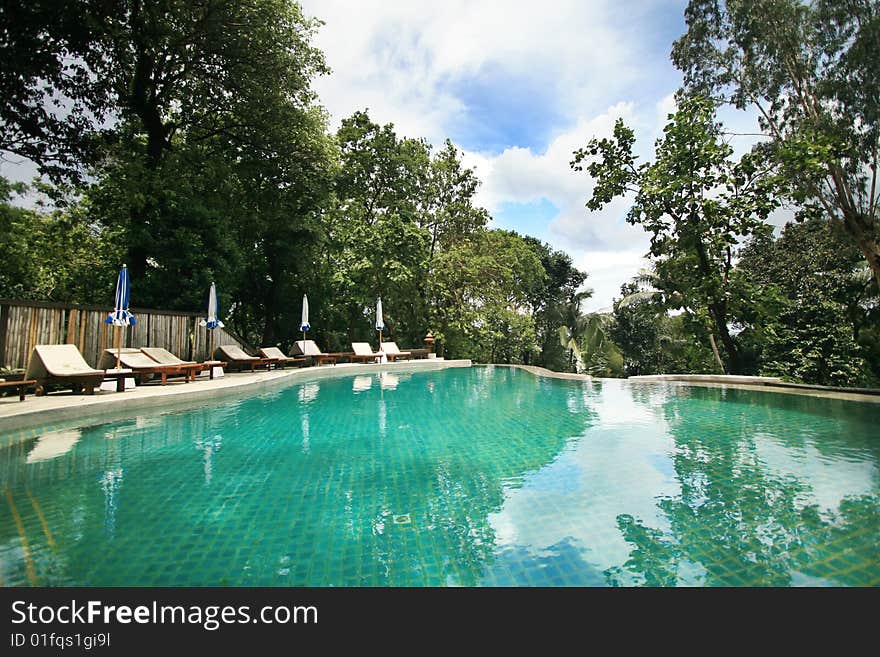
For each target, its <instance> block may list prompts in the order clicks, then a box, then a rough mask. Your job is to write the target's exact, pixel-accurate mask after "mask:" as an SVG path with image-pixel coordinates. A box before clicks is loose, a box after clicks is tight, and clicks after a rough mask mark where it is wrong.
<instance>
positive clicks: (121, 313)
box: [104, 265, 137, 327]
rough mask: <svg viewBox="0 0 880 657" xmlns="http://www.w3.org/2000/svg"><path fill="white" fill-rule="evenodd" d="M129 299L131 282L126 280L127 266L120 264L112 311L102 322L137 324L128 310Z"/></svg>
mask: <svg viewBox="0 0 880 657" xmlns="http://www.w3.org/2000/svg"><path fill="white" fill-rule="evenodd" d="M129 301H131V282H130V281H129V280H128V267H126V266H125V265H122V269H120V270H119V278H117V279H116V300H115V302H114V304H113V312H112V313H110V314H109V315H107V319H105V320H104V322H105V323H107V324H113V326H119V327H123V326H134V325H135V324H137V320H136V319H135V317H134V315H132V314H131V313H130V312H129V311H128V304H129Z"/></svg>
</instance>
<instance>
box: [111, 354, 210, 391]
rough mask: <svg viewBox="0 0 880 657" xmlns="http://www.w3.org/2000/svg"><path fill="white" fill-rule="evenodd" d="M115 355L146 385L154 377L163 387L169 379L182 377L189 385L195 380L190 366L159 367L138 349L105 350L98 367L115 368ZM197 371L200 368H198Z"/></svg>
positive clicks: (193, 371) (193, 370)
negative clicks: (158, 379) (156, 377)
mask: <svg viewBox="0 0 880 657" xmlns="http://www.w3.org/2000/svg"><path fill="white" fill-rule="evenodd" d="M117 353H118V356H119V363H120V364H121V365H122V366H124V367H125V368H126V369H129V370H131V371H132V373H133V374H134V375H135V378H136V379H139V380H140V382H141V383H146V382H147V381H149V380H150V379H151V378H153V377H154V376H158V377H159V378H160V380H161V382H162V385H163V386H164V385H165V384H166V383H167V382H168V378H169V377H176V376H182V377H184V381H185V382H186V383H189V382H190V381H193V380H194V379H195V378H196V369H195V368H193V367H192V365H160V364H159V363H157V362H156V361H155V360H153V359H152V358H150V357H149V356H147V355H146V354H145V353H144V352H142V351H141V350H140V349H134V348H132V347H126V348H124V349H119V350H117V349H105V350H104V351H102V352H101V360H100V362H99V363H98V367H100V368H102V369H105V370H109V369H113V368H115V367H116V361H117ZM199 371H201V368H200V367H199Z"/></svg>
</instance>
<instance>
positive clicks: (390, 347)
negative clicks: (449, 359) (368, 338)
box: [382, 342, 428, 360]
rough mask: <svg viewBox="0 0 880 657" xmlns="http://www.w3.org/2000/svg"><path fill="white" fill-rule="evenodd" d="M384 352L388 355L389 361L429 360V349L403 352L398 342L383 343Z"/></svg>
mask: <svg viewBox="0 0 880 657" xmlns="http://www.w3.org/2000/svg"><path fill="white" fill-rule="evenodd" d="M382 351H384V352H385V353H386V354H387V355H388V360H398V359H400V358H427V357H428V350H427V349H404V350H403V351H401V350H400V348H399V347H398V346H397V343H396V342H383V343H382Z"/></svg>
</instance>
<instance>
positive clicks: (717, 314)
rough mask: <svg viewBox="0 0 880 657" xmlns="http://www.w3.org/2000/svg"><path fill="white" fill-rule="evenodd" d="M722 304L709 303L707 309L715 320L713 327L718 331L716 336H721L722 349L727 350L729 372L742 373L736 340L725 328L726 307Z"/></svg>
mask: <svg viewBox="0 0 880 657" xmlns="http://www.w3.org/2000/svg"><path fill="white" fill-rule="evenodd" d="M724 305H725V304H719V303H713V304H710V305H709V310H710V312H711V313H712V318H713V319H714V320H715V321H714V323H715V329H716V330H717V331H718V336H719V337H720V338H721V344H722V345H724V351H726V352H727V359H728V362H729V369H730V373H731V374H742V373H743V365H742V357H741V355H740V353H739V349H738V348H737V346H736V342H734V340H733V336H731V335H730V331H729V330H728V329H727V312H726V310H727V309H726V308H725V307H724Z"/></svg>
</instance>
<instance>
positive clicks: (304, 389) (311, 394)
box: [299, 383, 321, 404]
mask: <svg viewBox="0 0 880 657" xmlns="http://www.w3.org/2000/svg"><path fill="white" fill-rule="evenodd" d="M320 390H321V386H320V385H318V384H317V383H303V384H302V385H301V386H299V401H300V402H301V403H303V404H306V403H308V402H313V401H315V400H316V399H317V398H318V392H320Z"/></svg>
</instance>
